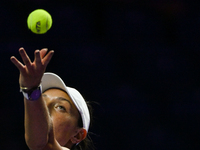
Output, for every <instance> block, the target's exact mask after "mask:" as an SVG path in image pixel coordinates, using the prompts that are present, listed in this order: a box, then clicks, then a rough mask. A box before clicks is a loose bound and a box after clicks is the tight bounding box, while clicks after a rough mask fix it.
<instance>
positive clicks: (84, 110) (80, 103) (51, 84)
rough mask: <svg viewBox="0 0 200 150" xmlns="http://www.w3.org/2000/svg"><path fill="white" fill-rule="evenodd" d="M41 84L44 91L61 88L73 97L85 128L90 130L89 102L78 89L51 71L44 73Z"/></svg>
mask: <svg viewBox="0 0 200 150" xmlns="http://www.w3.org/2000/svg"><path fill="white" fill-rule="evenodd" d="M41 85H42V92H44V91H46V90H47V89H50V88H59V89H62V90H64V91H65V92H66V93H67V94H68V95H69V97H70V98H71V99H72V101H73V103H74V104H75V106H76V108H77V109H78V111H79V113H80V115H81V118H82V122H83V128H84V129H86V131H87V132H88V129H89V125H90V114H89V110H88V107H87V104H86V102H85V100H84V98H83V97H82V95H81V94H80V93H79V92H78V91H77V90H76V89H74V88H71V87H68V86H66V85H65V83H64V82H63V80H62V79H61V78H60V77H59V76H58V75H56V74H54V73H50V72H47V73H44V75H43V77H42V82H41Z"/></svg>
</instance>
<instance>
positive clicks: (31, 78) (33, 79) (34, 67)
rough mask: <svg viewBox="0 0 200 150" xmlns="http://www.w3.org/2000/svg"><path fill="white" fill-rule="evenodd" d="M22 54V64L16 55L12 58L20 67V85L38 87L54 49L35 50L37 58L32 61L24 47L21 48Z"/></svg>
mask: <svg viewBox="0 0 200 150" xmlns="http://www.w3.org/2000/svg"><path fill="white" fill-rule="evenodd" d="M19 53H20V56H21V58H22V60H23V63H24V64H22V63H21V62H20V61H19V60H18V59H17V58H16V57H14V56H12V57H11V58H10V59H11V61H12V62H13V64H14V65H15V66H16V67H17V68H18V69H19V71H20V76H19V85H20V86H21V87H27V88H28V89H31V88H34V87H37V86H38V85H39V84H40V82H41V78H42V76H43V74H44V72H45V70H46V67H47V65H48V63H49V62H50V60H51V58H52V56H53V54H54V51H53V50H51V51H49V52H48V53H47V49H41V50H40V51H39V50H35V59H34V61H33V62H31V60H30V58H29V56H28V55H27V53H26V51H25V50H24V48H20V49H19Z"/></svg>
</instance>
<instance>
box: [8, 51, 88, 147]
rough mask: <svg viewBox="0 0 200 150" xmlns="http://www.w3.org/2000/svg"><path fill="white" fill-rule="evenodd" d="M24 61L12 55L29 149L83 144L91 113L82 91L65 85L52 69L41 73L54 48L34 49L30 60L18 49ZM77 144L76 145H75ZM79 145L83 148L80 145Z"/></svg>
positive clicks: (24, 52)
mask: <svg viewBox="0 0 200 150" xmlns="http://www.w3.org/2000/svg"><path fill="white" fill-rule="evenodd" d="M19 53H20V56H21V58H22V60H23V62H24V65H23V64H22V63H21V62H20V61H19V60H18V59H17V58H15V57H14V56H12V57H11V61H12V62H13V63H14V65H15V66H16V67H17V68H18V69H19V71H20V76H19V85H20V91H21V92H22V93H23V95H24V107H25V119H24V121H25V140H26V143H27V145H28V147H29V148H30V149H31V150H69V149H72V148H73V149H74V147H78V146H80V147H81V146H82V144H84V142H82V141H84V139H86V137H87V132H88V129H89V125H90V113H89V110H88V107H87V104H86V102H85V100H84V99H83V97H82V96H81V94H80V93H79V92H78V91H77V90H76V89H74V88H70V87H67V86H66V85H65V84H64V82H63V81H62V79H61V78H60V77H59V76H57V75H56V74H53V73H44V72H45V70H46V67H47V65H48V63H49V62H50V60H51V58H52V56H53V53H54V51H53V50H51V51H50V52H49V53H47V49H42V50H40V51H39V50H36V51H35V59H34V61H33V62H31V60H30V58H29V57H28V55H27V54H26V51H25V50H24V48H20V49H19ZM77 145H78V146H77ZM81 149H84V147H83V146H82V148H81Z"/></svg>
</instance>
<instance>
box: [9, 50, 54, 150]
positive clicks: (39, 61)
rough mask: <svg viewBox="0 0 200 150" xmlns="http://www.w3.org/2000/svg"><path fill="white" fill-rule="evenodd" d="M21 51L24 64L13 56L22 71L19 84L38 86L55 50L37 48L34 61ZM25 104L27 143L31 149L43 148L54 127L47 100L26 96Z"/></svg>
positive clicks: (12, 58) (30, 87) (28, 86)
mask: <svg viewBox="0 0 200 150" xmlns="http://www.w3.org/2000/svg"><path fill="white" fill-rule="evenodd" d="M19 53H20V55H21V58H22V60H23V63H24V64H22V63H21V62H20V61H19V60H17V58H15V57H14V56H12V57H11V61H12V62H13V63H14V65H15V66H16V67H17V68H18V69H19V71H20V77H19V85H20V86H21V87H26V88H28V90H29V89H32V88H35V87H38V86H39V85H40V82H41V78H42V76H43V74H44V72H45V70H46V67H47V65H48V63H49V61H50V60H51V58H52V56H53V53H54V51H53V50H52V51H50V52H49V53H47V49H42V50H40V51H39V50H36V51H35V59H34V61H33V62H31V60H30V58H29V57H28V55H27V54H26V51H25V50H24V48H20V49H19ZM24 106H25V139H26V143H27V145H28V147H29V148H30V149H34V150H37V149H43V148H44V147H45V145H46V144H47V143H48V141H49V133H50V131H51V129H52V128H51V127H52V124H51V119H50V117H49V114H48V109H47V106H46V104H45V101H44V100H43V98H42V96H40V98H39V99H38V100H36V101H29V100H27V99H26V98H24Z"/></svg>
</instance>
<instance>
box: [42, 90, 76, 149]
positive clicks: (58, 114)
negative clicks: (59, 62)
mask: <svg viewBox="0 0 200 150" xmlns="http://www.w3.org/2000/svg"><path fill="white" fill-rule="evenodd" d="M43 98H44V100H45V102H46V105H47V107H48V110H49V113H50V116H51V119H52V122H53V129H54V133H55V138H56V140H57V141H58V143H59V144H60V145H61V146H65V145H66V144H67V142H68V141H69V140H70V138H71V137H72V136H75V134H76V132H77V129H78V127H77V124H78V119H79V113H78V110H77V108H76V106H75V105H74V103H73V102H72V100H71V98H70V97H69V96H68V94H67V93H66V92H64V91H62V90H60V89H49V90H47V91H45V92H44V93H43Z"/></svg>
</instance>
